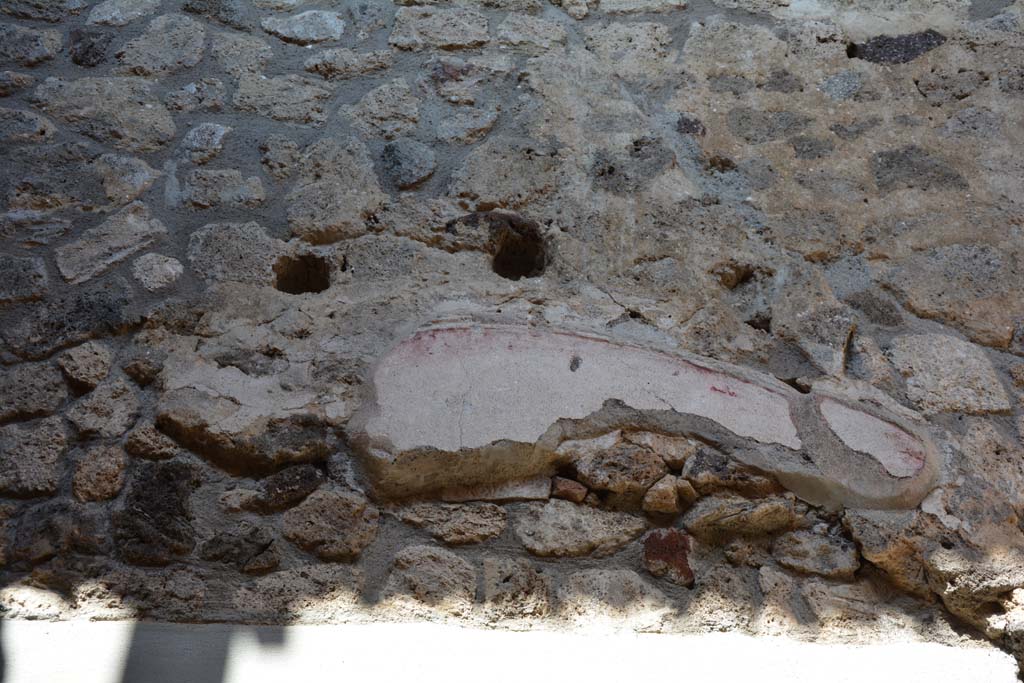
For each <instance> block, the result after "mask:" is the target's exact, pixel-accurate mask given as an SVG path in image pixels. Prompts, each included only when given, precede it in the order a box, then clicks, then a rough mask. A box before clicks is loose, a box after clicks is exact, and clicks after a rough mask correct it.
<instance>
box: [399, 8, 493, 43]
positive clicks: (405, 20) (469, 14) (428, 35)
mask: <svg viewBox="0 0 1024 683" xmlns="http://www.w3.org/2000/svg"><path fill="white" fill-rule="evenodd" d="M488 40H489V37H488V35H487V17H485V16H484V15H482V14H480V13H479V12H477V11H475V10H472V9H469V8H464V7H453V8H440V7H401V8H399V10H398V12H397V13H396V14H395V27H394V29H393V30H392V32H391V37H390V38H389V42H390V43H391V44H392V45H394V46H395V47H397V48H399V49H402V50H422V49H424V48H440V49H444V50H458V49H464V48H471V47H477V46H480V45H483V44H485V43H486V42H487V41H488Z"/></svg>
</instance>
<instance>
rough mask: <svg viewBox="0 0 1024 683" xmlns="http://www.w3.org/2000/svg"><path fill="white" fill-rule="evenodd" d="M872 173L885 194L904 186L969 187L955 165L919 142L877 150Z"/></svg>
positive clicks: (921, 187) (912, 187) (951, 188)
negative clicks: (918, 143)
mask: <svg viewBox="0 0 1024 683" xmlns="http://www.w3.org/2000/svg"><path fill="white" fill-rule="evenodd" d="M871 173H872V175H873V176H874V178H875V184H876V185H878V190H879V192H882V193H883V194H887V193H889V192H894V191H896V190H902V189H919V190H926V191H927V190H934V189H950V190H966V189H968V188H969V185H968V184H967V181H966V180H965V179H964V177H963V176H962V175H961V174H960V173H959V172H958V171H957V170H956V169H955V168H953V167H952V166H950V165H949V164H948V163H946V162H945V161H943V160H942V159H939V158H937V157H935V156H933V155H931V154H929V153H928V152H927V151H925V150H924V149H922V148H921V147H918V146H917V145H908V146H906V147H901V148H899V149H893V150H886V151H884V152H878V153H877V154H875V155H874V156H873V157H871Z"/></svg>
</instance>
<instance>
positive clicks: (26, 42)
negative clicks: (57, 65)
mask: <svg viewBox="0 0 1024 683" xmlns="http://www.w3.org/2000/svg"><path fill="white" fill-rule="evenodd" d="M62 44H63V41H62V40H61V35H60V32H59V31H55V30H53V29H43V30H41V31H38V30H36V29H31V28H22V27H21V26H17V25H15V24H0V60H2V61H5V62H14V63H15V64H20V65H21V66H35V65H36V64H41V63H42V62H46V61H49V60H51V59H53V58H54V57H56V56H57V53H59V52H60V48H61V45H62Z"/></svg>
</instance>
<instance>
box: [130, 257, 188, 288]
mask: <svg viewBox="0 0 1024 683" xmlns="http://www.w3.org/2000/svg"><path fill="white" fill-rule="evenodd" d="M184 272H185V267H184V266H183V265H181V261H179V260H178V259H176V258H173V257H171V256H164V255H163V254H145V255H143V256H140V257H139V258H137V259H135V261H134V262H133V263H132V276H133V277H134V278H135V280H136V281H137V282H138V283H139V284H140V285H142V286H143V287H145V288H146V291H147V292H155V291H158V290H161V289H164V288H166V287H170V286H171V285H173V284H174V283H175V282H176V281H177V279H178V278H179V277H181V275H182V273H184Z"/></svg>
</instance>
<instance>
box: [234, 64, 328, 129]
mask: <svg viewBox="0 0 1024 683" xmlns="http://www.w3.org/2000/svg"><path fill="white" fill-rule="evenodd" d="M329 97H330V93H329V92H328V91H327V90H324V89H323V88H321V87H319V86H317V85H316V84H315V83H313V82H312V81H310V80H308V79H305V78H303V77H301V76H296V75H290V76H273V77H270V78H267V77H264V76H253V75H244V76H242V78H241V79H239V82H238V89H237V90H236V91H235V95H234V100H233V101H234V104H235V106H236V107H238V108H239V109H241V110H242V111H251V112H256V113H258V114H260V115H262V116H268V117H270V118H272V119H275V120H277V121H285V122H288V123H297V124H305V125H313V126H317V125H320V124H322V123H323V122H324V121H326V120H327V111H326V102H327V99H328V98H329Z"/></svg>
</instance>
